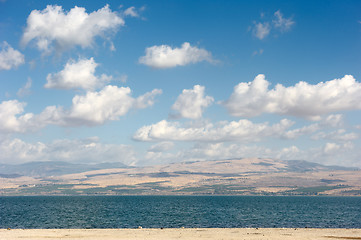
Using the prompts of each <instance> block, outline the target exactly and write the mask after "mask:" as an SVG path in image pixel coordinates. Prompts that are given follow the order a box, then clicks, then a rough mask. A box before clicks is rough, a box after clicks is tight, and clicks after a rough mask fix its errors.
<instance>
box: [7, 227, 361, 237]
mask: <svg viewBox="0 0 361 240" xmlns="http://www.w3.org/2000/svg"><path fill="white" fill-rule="evenodd" d="M0 239H1V240H10V239H23V240H24V239H28V240H30V239H34V240H35V239H36V240H38V239H47V240H51V239H67V240H72V239H105V240H111V239H129V240H135V239H139V240H141V239H152V240H153V239H154V240H171V239H209V240H212V239H214V240H215V239H217V240H218V239H224V240H228V239H229V240H230V239H233V240H236V239H282V240H287V239H289V240H297V239H320V240H321V239H323V240H325V239H330V240H332V239H341V240H342V239H360V240H361V229H315V228H260V229H255V228H185V229H182V228H180V229H174V228H169V229H25V230H24V229H10V230H8V229H0Z"/></svg>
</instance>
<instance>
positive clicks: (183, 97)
mask: <svg viewBox="0 0 361 240" xmlns="http://www.w3.org/2000/svg"><path fill="white" fill-rule="evenodd" d="M204 89H205V88H204V86H200V85H195V86H194V87H193V89H184V90H183V91H182V94H180V95H179V96H178V98H177V100H176V102H175V103H174V104H173V106H172V109H173V110H175V111H176V112H177V113H176V114H174V115H172V116H173V117H175V118H179V117H182V118H192V119H196V118H201V117H202V113H203V111H204V110H205V108H206V107H208V106H209V105H210V104H211V103H212V102H213V101H214V99H213V98H212V97H210V96H204Z"/></svg>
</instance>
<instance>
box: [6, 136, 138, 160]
mask: <svg viewBox="0 0 361 240" xmlns="http://www.w3.org/2000/svg"><path fill="white" fill-rule="evenodd" d="M0 151H1V156H0V162H1V163H12V164H14V163H24V162H31V161H67V162H72V163H99V162H100V161H103V162H122V163H124V164H127V165H134V164H135V163H136V162H137V158H136V154H135V151H134V149H133V147H132V146H128V145H123V144H120V145H117V144H103V143H100V142H99V141H98V140H97V138H88V139H74V140H70V139H58V140H55V141H53V142H51V143H43V142H35V143H29V142H24V141H23V140H20V139H18V138H15V139H8V140H3V141H0Z"/></svg>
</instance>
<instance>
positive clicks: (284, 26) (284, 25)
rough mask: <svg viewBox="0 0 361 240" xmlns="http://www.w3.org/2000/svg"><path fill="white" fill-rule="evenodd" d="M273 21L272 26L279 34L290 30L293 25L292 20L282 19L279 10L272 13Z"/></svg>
mask: <svg viewBox="0 0 361 240" xmlns="http://www.w3.org/2000/svg"><path fill="white" fill-rule="evenodd" d="M274 16H275V19H274V20H273V21H272V22H273V24H274V26H275V27H276V28H278V29H279V30H280V31H281V32H286V31H289V30H290V29H291V27H292V26H293V25H294V24H295V22H294V21H293V20H292V18H283V14H282V13H281V11H280V10H278V11H277V12H275V13H274Z"/></svg>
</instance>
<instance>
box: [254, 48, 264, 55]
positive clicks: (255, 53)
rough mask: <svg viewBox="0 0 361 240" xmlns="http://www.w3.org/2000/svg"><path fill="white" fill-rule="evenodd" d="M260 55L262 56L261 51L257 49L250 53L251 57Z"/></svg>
mask: <svg viewBox="0 0 361 240" xmlns="http://www.w3.org/2000/svg"><path fill="white" fill-rule="evenodd" d="M262 54H263V49H259V50H258V51H257V50H256V51H254V52H253V53H252V56H256V55H262Z"/></svg>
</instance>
